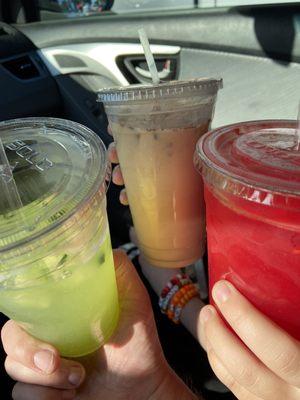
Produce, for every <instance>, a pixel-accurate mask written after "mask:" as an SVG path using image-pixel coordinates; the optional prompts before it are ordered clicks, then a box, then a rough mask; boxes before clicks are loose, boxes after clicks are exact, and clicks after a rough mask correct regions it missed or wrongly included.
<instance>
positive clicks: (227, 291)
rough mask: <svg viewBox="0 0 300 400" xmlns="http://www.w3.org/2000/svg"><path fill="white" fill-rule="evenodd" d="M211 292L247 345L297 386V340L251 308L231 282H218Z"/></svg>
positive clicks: (299, 351)
mask: <svg viewBox="0 0 300 400" xmlns="http://www.w3.org/2000/svg"><path fill="white" fill-rule="evenodd" d="M212 295H213V298H214V300H215V302H216V304H217V305H218V308H219V310H220V312H221V313H222V314H223V316H224V317H225V319H226V320H227V321H228V322H229V324H230V325H231V327H232V328H233V329H234V331H235V332H236V333H237V334H238V336H239V337H240V338H241V339H242V341H243V342H244V343H245V344H246V345H247V347H249V349H251V351H252V352H253V353H254V354H255V355H256V356H257V357H258V358H259V359H260V360H261V361H262V362H263V363H264V364H265V365H266V366H268V368H270V369H271V370H272V371H273V372H274V373H275V374H276V375H278V376H280V377H281V378H282V379H284V380H285V381H287V382H288V383H289V384H291V385H294V386H297V387H300V343H299V342H298V341H297V340H296V339H294V338H292V337H291V336H289V335H288V334H287V333H286V332H284V331H283V330H282V329H281V328H279V327H278V326H276V325H275V324H274V323H273V322H272V321H271V320H269V319H268V318H267V317H265V316H264V315H263V314H262V313H260V312H259V311H258V310H257V309H256V308H255V307H253V306H252V305H251V303H250V302H249V301H248V300H246V299H245V297H243V296H242V295H241V294H240V293H239V292H238V291H237V290H236V289H235V288H234V286H233V285H232V284H231V283H229V282H227V281H220V282H218V283H217V284H216V285H215V286H214V288H213V291H212Z"/></svg>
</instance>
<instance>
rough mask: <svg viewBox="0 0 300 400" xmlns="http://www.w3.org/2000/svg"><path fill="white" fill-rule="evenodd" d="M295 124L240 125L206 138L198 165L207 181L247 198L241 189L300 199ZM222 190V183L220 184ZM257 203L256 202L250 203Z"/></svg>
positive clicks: (299, 152)
mask: <svg viewBox="0 0 300 400" xmlns="http://www.w3.org/2000/svg"><path fill="white" fill-rule="evenodd" d="M296 128H297V122H296V121H286V120H277V121H276V120H273V121H252V122H245V123H238V124H235V125H230V126H226V127H223V128H219V129H216V130H214V131H211V132H208V133H207V134H205V135H204V136H203V137H202V138H201V139H200V141H199V142H198V144H197V149H196V154H195V161H196V163H198V164H199V166H200V168H201V170H202V174H203V176H204V178H205V179H207V180H209V181H210V183H211V184H212V185H213V184H214V181H217V180H218V179H219V178H220V177H221V178H222V177H223V178H225V180H224V181H223V183H221V186H223V189H224V190H228V191H229V190H230V191H231V192H232V193H234V194H235V195H238V196H239V195H240V196H241V197H244V192H243V190H241V188H242V186H247V187H251V188H255V189H261V190H264V191H269V192H272V193H277V194H284V195H292V196H299V195H300V150H297V141H296ZM219 187H220V182H219ZM251 200H253V201H255V199H251Z"/></svg>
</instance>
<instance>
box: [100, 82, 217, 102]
mask: <svg viewBox="0 0 300 400" xmlns="http://www.w3.org/2000/svg"><path fill="white" fill-rule="evenodd" d="M222 85H223V83H222V79H214V78H200V79H191V80H188V81H171V82H164V83H160V84H159V85H130V86H125V87H113V88H108V89H101V90H99V91H98V101H101V102H103V103H105V104H108V103H119V102H128V101H141V100H153V99H161V98H175V97H182V96H187V97H188V96H195V95H197V94H201V95H215V94H216V93H217V91H218V89H220V88H222Z"/></svg>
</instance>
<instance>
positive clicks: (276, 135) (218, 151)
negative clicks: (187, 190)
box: [195, 120, 300, 340]
mask: <svg viewBox="0 0 300 400" xmlns="http://www.w3.org/2000/svg"><path fill="white" fill-rule="evenodd" d="M296 127H297V123H296V121H281V120H277V121H254V122H245V123H238V124H235V125H230V126H227V127H224V128H220V129H216V130H214V131H211V132H209V133H207V134H206V135H205V136H203V137H202V138H201V139H200V141H199V142H198V144H197V150H196V154H195V161H196V165H197V166H198V168H199V169H200V171H201V173H202V176H203V179H204V183H205V201H206V219H207V237H208V257H209V280H210V288H212V287H213V285H214V283H215V282H216V281H218V280H220V279H227V280H228V281H230V282H232V283H233V284H234V285H235V286H236V287H237V289H238V290H240V292H241V293H243V294H244V295H245V296H246V297H247V298H248V299H249V300H250V301H251V302H252V303H253V304H254V305H255V306H256V307H257V308H258V309H259V310H261V311H262V312H263V313H264V314H266V315H267V316H268V317H270V318H271V319H272V320H273V321H274V322H275V323H277V324H278V325H279V326H281V327H282V328H284V329H285V330H286V331H288V332H289V333H290V334H291V335H293V336H294V337H295V338H297V339H298V340H299V339H300V319H299V309H300V151H298V150H296V146H295V145H296V136H295V129H296ZM211 300H212V299H211Z"/></svg>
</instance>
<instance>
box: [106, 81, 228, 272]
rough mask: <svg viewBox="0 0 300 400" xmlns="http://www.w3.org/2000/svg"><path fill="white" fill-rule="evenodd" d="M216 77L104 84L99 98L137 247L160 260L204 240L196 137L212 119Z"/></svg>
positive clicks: (183, 254)
mask: <svg viewBox="0 0 300 400" xmlns="http://www.w3.org/2000/svg"><path fill="white" fill-rule="evenodd" d="M220 86H221V80H217V79H196V80H190V81H174V82H169V83H162V84H160V85H156V86H155V85H151V86H140V85H137V86H129V87H125V88H112V89H107V90H106V89H104V90H102V91H100V92H99V100H100V101H102V102H103V103H104V106H105V110H106V113H107V117H108V120H109V124H110V127H111V130H112V133H113V136H114V139H115V142H116V146H117V152H118V157H119V161H120V166H121V169H122V174H123V177H124V181H125V186H126V190H127V194H128V200H129V205H130V209H131V213H132V217H133V222H134V226H135V229H136V233H137V238H138V242H139V246H140V249H141V250H142V252H143V254H144V256H145V257H146V258H147V259H148V261H149V262H150V263H151V264H153V265H156V266H159V267H170V268H174V267H182V266H185V265H189V264H191V263H193V262H195V261H196V260H197V259H199V258H201V257H202V256H203V253H204V247H205V222H204V214H205V212H204V200H203V186H202V182H201V177H200V176H199V174H198V173H197V171H196V170H195V168H194V165H193V154H194V150H195V146H196V143H197V140H198V139H199V138H200V136H201V135H203V134H204V133H205V132H207V130H208V129H209V127H210V123H211V119H212V116H213V112H214V107H215V101H216V95H217V91H218V89H219V88H220Z"/></svg>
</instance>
